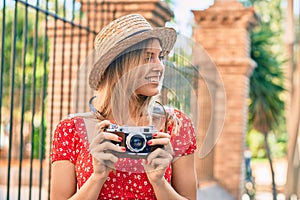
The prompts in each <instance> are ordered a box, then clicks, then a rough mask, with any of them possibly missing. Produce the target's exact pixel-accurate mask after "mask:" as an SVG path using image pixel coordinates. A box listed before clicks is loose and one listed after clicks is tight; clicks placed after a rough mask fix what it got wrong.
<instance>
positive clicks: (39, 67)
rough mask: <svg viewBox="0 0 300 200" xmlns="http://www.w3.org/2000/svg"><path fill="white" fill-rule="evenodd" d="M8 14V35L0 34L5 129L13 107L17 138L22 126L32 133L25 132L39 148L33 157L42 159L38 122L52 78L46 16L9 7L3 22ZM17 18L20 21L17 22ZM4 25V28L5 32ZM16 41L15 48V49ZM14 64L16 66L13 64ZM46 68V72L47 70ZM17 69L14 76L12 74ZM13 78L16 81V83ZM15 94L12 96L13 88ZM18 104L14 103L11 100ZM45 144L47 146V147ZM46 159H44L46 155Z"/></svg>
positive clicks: (16, 5) (14, 5) (26, 140)
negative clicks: (49, 64)
mask: <svg viewBox="0 0 300 200" xmlns="http://www.w3.org/2000/svg"><path fill="white" fill-rule="evenodd" d="M4 11H5V23H4V24H3V25H4V28H5V32H4V34H3V35H2V29H1V33H0V38H1V39H2V40H1V42H2V43H1V45H0V47H2V45H3V49H1V51H3V52H4V57H3V60H1V63H3V66H1V67H3V71H2V73H3V74H1V76H2V78H3V79H2V82H1V83H2V84H1V86H0V87H1V91H2V93H1V100H2V104H1V118H2V121H1V125H5V124H9V122H8V119H9V116H10V115H11V114H12V113H10V112H5V111H6V110H7V111H8V110H9V109H10V107H11V106H13V118H14V119H13V123H12V124H13V127H14V128H13V132H14V133H18V134H13V135H15V136H16V137H18V135H19V128H18V127H20V124H21V123H22V124H23V125H22V126H24V127H29V129H26V128H25V129H24V130H23V132H24V133H23V135H24V139H25V141H21V142H24V143H25V144H26V143H30V141H29V140H30V138H31V137H32V140H31V142H32V143H33V144H37V145H34V146H33V149H32V150H33V152H32V153H33V155H34V157H35V158H36V157H38V154H39V151H40V150H39V147H38V146H39V145H40V144H39V143H40V138H39V137H40V135H39V134H40V133H39V132H40V131H39V129H40V128H41V127H39V126H36V121H37V120H38V119H39V120H40V119H42V116H41V114H42V111H41V109H42V106H43V105H44V103H45V98H46V97H45V96H43V92H44V91H45V90H46V88H47V77H48V75H47V74H48V71H47V70H48V52H49V48H48V46H49V44H48V40H47V37H45V35H44V32H45V31H44V29H45V27H44V25H45V24H44V22H45V15H42V14H37V12H36V11H35V10H33V9H31V8H29V7H27V10H26V7H25V6H24V5H22V4H20V3H19V4H17V3H13V5H7V6H6V7H5V10H4V9H2V10H0V21H1V22H2V20H3V12H4ZM15 16H16V18H15ZM2 27H3V26H2V23H1V28H2ZM14 39H15V45H14ZM13 63H14V64H13ZM44 66H46V70H45V68H44ZM12 69H14V72H13V71H12ZM12 77H13V79H12ZM12 85H13V86H14V87H13V94H11V87H12ZM12 95H13V97H14V102H11V97H12ZM44 144H45V143H44V141H43V144H41V145H43V146H45V145H44ZM43 156H44V155H43Z"/></svg>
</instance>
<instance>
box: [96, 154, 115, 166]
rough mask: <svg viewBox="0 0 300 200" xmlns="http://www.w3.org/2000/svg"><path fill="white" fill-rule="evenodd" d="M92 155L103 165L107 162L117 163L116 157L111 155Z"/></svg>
mask: <svg viewBox="0 0 300 200" xmlns="http://www.w3.org/2000/svg"><path fill="white" fill-rule="evenodd" d="M92 155H93V157H94V158H95V159H96V160H97V161H99V162H102V163H103V164H106V163H107V162H111V163H116V162H117V161H118V157H116V156H115V155H113V154H112V153H104V152H96V153H94V154H92Z"/></svg>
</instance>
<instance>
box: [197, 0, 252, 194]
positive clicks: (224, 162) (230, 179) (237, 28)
mask: <svg viewBox="0 0 300 200" xmlns="http://www.w3.org/2000/svg"><path fill="white" fill-rule="evenodd" d="M193 13H194V20H195V22H196V25H195V26H194V28H193V38H194V40H195V41H196V42H198V43H199V44H200V45H202V46H203V48H204V49H205V50H206V51H207V52H208V54H209V55H210V57H211V58H212V60H213V61H214V62H215V64H216V66H217V69H218V71H219V72H220V75H221V77H222V80H223V83H224V88H225V92H226V99H225V100H226V103H225V105H223V107H224V108H223V109H226V113H225V122H224V126H223V129H222V133H221V135H220V137H219V139H218V140H217V144H216V145H215V147H214V151H213V166H212V167H213V177H211V178H212V179H215V180H216V181H217V182H218V183H219V184H220V185H221V186H223V187H224V188H225V189H226V190H228V191H229V192H230V193H231V194H232V195H233V196H234V197H235V198H236V199H240V195H241V192H242V187H243V185H242V184H243V179H244V171H243V152H244V143H245V133H246V126H247V116H248V115H247V100H248V91H249V76H250V74H251V72H252V69H253V67H254V65H253V62H252V60H251V59H250V58H249V55H250V49H249V48H250V47H249V30H250V28H251V26H252V25H253V24H254V23H255V18H254V16H255V15H254V12H253V10H252V9H246V8H244V7H243V6H242V5H241V4H240V3H237V2H235V1H227V2H226V3H225V2H222V1H218V2H216V3H215V4H214V5H213V6H212V7H210V8H208V9H207V10H204V11H193ZM216 92H218V91H216ZM200 98H201V97H200ZM218 98H222V96H218V95H216V101H217V102H218V101H219V102H220V101H221V100H222V99H218ZM219 106H221V105H218V107H219ZM214 112H216V114H217V113H218V111H216V110H215V111H214ZM220 122H221V121H219V122H218V119H215V121H214V123H215V124H216V123H220ZM202 137H203V136H202ZM197 162H199V163H202V162H205V160H198V161H197ZM198 165H204V164H198ZM197 173H198V177H199V178H200V181H201V178H202V177H205V174H203V172H202V171H199V170H198V171H197Z"/></svg>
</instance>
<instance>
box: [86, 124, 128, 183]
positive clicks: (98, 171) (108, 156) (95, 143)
mask: <svg viewBox="0 0 300 200" xmlns="http://www.w3.org/2000/svg"><path fill="white" fill-rule="evenodd" d="M110 124H111V122H110V121H109V120H104V121H101V122H100V123H99V124H98V127H99V133H98V134H97V135H96V137H95V138H94V139H93V140H92V142H91V144H90V153H91V154H92V157H93V168H94V174H95V175H97V176H100V177H101V178H103V179H106V178H107V176H108V174H109V172H110V171H111V170H113V169H114V168H115V166H114V164H115V163H116V162H117V161H118V157H117V156H115V155H114V154H113V153H112V151H117V152H124V151H126V149H125V147H120V146H118V145H115V144H113V143H112V142H111V141H115V142H120V141H122V138H121V137H119V136H118V135H116V134H114V133H109V132H105V131H104V130H105V128H107V127H108V126H109V125H110Z"/></svg>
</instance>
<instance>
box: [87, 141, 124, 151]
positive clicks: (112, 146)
mask: <svg viewBox="0 0 300 200" xmlns="http://www.w3.org/2000/svg"><path fill="white" fill-rule="evenodd" d="M106 150H112V151H117V152H124V151H126V148H125V147H122V146H118V145H115V144H113V143H111V142H104V143H102V144H98V145H97V146H94V147H93V148H91V149H90V152H91V154H93V153H97V152H105V151H106Z"/></svg>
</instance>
